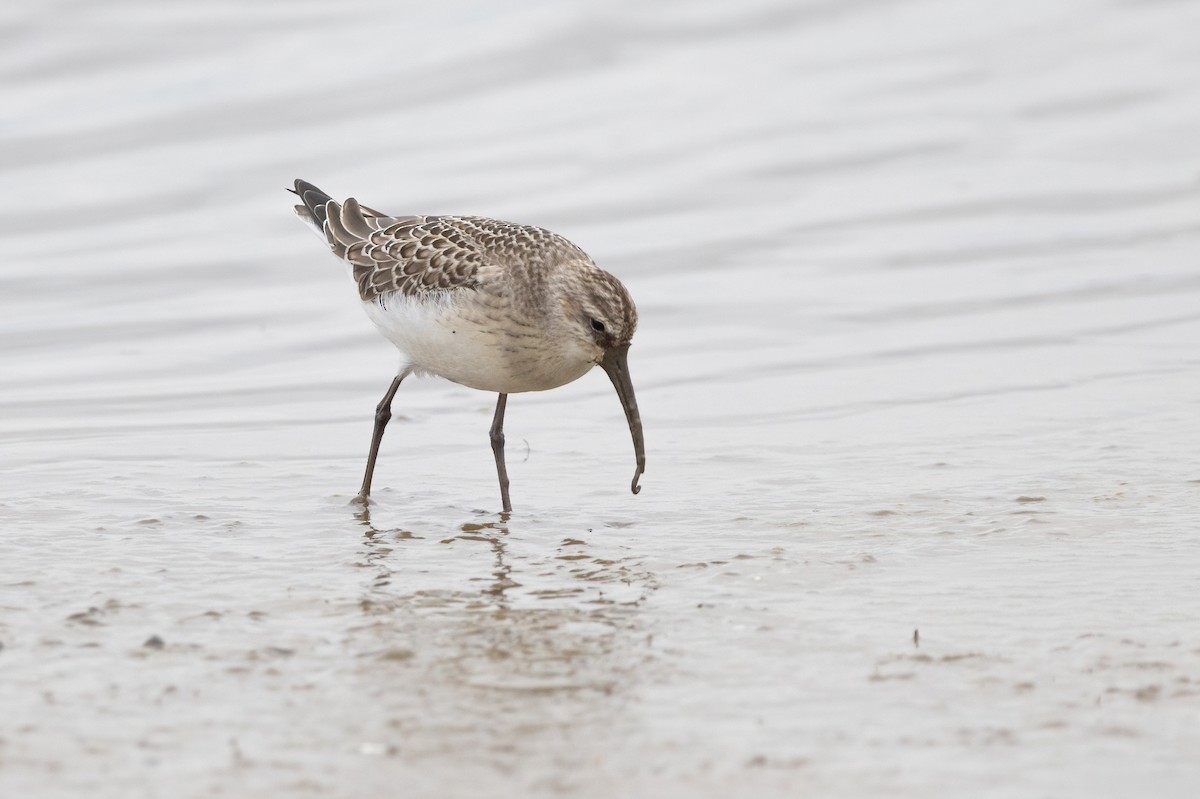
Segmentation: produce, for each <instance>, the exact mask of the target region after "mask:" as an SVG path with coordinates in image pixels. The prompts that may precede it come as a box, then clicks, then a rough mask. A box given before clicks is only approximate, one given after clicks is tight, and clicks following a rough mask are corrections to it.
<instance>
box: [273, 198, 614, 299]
mask: <svg viewBox="0 0 1200 799" xmlns="http://www.w3.org/2000/svg"><path fill="white" fill-rule="evenodd" d="M300 183H301V182H300V181H297V189H298V191H297V192H296V193H297V194H298V195H299V196H300V197H301V198H302V199H303V200H304V202H305V204H304V205H303V206H296V211H297V213H298V214H300V215H301V216H302V217H304V218H306V219H307V220H308V221H309V222H310V224H312V225H313V226H314V227H319V229H320V230H321V231H322V232H323V233H324V234H325V238H326V241H328V243H329V246H330V248H331V249H332V250H333V253H334V254H335V255H337V256H338V257H339V258H343V259H345V260H346V261H347V262H349V263H350V265H351V267H352V268H353V273H354V279H355V282H357V283H358V294H359V297H361V298H362V299H363V300H364V301H367V300H373V299H375V298H376V297H378V296H379V295H381V294H386V293H387V292H392V291H398V292H400V293H401V294H404V295H407V296H414V295H420V294H424V293H428V292H436V291H454V290H470V289H476V288H478V287H479V278H480V275H479V271H480V268H481V267H484V266H486V265H488V264H495V265H497V266H516V265H526V266H534V265H536V264H538V263H539V262H550V261H554V260H558V259H560V258H577V259H583V260H585V261H590V260H591V259H589V258H588V256H587V255H586V254H584V253H583V251H582V250H580V249H579V248H578V247H576V246H575V245H574V244H571V243H570V242H569V241H567V240H566V239H564V238H563V237H561V236H558V235H556V234H554V233H551V232H550V231H548V230H543V229H542V228H538V227H532V226H530V225H517V224H513V223H511V222H501V221H499V220H495V219H487V218H484V217H474V216H401V217H391V216H384V215H383V214H381V213H379V212H378V211H374V210H372V209H370V208H366V207H364V206H362V205H360V204H359V203H358V202H357V201H356V200H354V199H353V198H351V199H348V200H346V202H345V203H344V204H340V205H339V204H338V203H337V202H334V201H333V200H332V199H331V198H330V197H329V196H328V195H326V194H325V193H324V192H320V191H319V190H318V189H316V188H315V187H313V186H311V184H304V185H300ZM535 271H536V270H535ZM528 277H529V278H534V275H532V274H530V275H528Z"/></svg>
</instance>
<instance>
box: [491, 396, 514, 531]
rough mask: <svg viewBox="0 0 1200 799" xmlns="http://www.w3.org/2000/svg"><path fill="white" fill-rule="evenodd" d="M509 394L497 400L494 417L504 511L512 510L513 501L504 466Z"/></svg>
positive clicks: (493, 423) (495, 448)
mask: <svg viewBox="0 0 1200 799" xmlns="http://www.w3.org/2000/svg"><path fill="white" fill-rule="evenodd" d="M507 402H508V395H507V394H501V395H500V399H498V400H496V415H495V416H494V417H492V454H493V455H495V456H496V476H497V477H499V478H500V501H501V502H503V503H504V512H505V513H510V512H511V511H512V503H511V502H509V501H508V469H505V468H504V405H505V403H507Z"/></svg>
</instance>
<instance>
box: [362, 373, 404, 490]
mask: <svg viewBox="0 0 1200 799" xmlns="http://www.w3.org/2000/svg"><path fill="white" fill-rule="evenodd" d="M406 377H408V372H401V373H400V374H398V375H396V377H395V378H394V379H393V380H392V384H391V385H390V386H388V390H387V393H386V394H384V395H383V399H381V400H380V401H379V404H378V405H376V406H375V432H374V433H372V434H371V454H370V455H368V456H367V473H366V474H364V475H363V482H362V488H361V489H359V492H358V498H359V500H360V501H361V502H363V504H366V502H367V499H368V498H369V497H370V496H371V478H372V477H373V476H374V475H375V459H376V458H377V457H379V442H380V441H382V440H383V429H384V428H385V427H387V423H388V420H390V419H391V418H392V397H394V396H396V389H398V388H400V381H401V380H403V379H404V378H406Z"/></svg>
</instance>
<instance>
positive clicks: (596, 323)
mask: <svg viewBox="0 0 1200 799" xmlns="http://www.w3.org/2000/svg"><path fill="white" fill-rule="evenodd" d="M592 330H595V331H596V332H597V333H603V332H604V323H603V322H601V321H600V320H599V319H593V320H592Z"/></svg>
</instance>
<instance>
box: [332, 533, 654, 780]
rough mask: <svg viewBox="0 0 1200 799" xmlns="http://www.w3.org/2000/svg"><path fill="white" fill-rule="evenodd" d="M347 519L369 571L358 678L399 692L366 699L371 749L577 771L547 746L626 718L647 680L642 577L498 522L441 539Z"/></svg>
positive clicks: (577, 547)
mask: <svg viewBox="0 0 1200 799" xmlns="http://www.w3.org/2000/svg"><path fill="white" fill-rule="evenodd" d="M359 521H360V522H361V523H362V525H363V527H364V533H363V557H362V560H361V561H360V565H361V566H364V567H366V568H369V569H370V570H372V571H373V575H372V577H371V579H370V581H369V583H368V584H367V586H366V590H365V592H364V595H363V597H362V600H361V603H360V604H361V608H362V615H363V617H364V621H363V623H361V624H360V625H358V626H356V627H354V628H353V629H352V630H351V635H352V636H353V637H354V639H356V640H355V641H354V646H355V648H356V649H357V650H358V651H360V652H364V653H365V657H364V658H363V666H362V672H363V676H364V679H366V680H369V681H370V683H371V684H373V685H374V684H378V681H379V680H380V679H381V678H382V679H383V680H384V683H385V684H387V685H391V686H402V688H397V689H396V690H388V691H384V692H382V693H381V694H380V695H379V701H380V703H381V708H380V709H381V710H382V712H385V713H386V714H387V715H388V718H389V719H390V721H389V723H388V730H389V732H388V738H387V740H381V741H378V742H376V743H377V745H378V746H380V747H383V748H385V749H389V750H390V749H391V748H393V747H394V748H396V750H397V751H403V752H404V753H405V756H406V757H409V758H415V759H416V762H420V758H422V757H426V758H429V759H430V760H429V762H434V760H435V759H436V758H439V757H443V758H444V757H446V756H448V755H452V754H455V753H458V752H462V751H471V752H472V753H473V754H472V757H473V758H479V761H478V765H485V766H488V767H492V768H499V769H507V768H509V766H510V764H511V763H512V762H513V758H514V756H520V757H521V758H523V759H524V761H525V762H526V763H527V765H528V764H531V763H536V762H538V761H539V760H540V761H542V762H543V764H544V766H545V768H547V769H552V770H554V771H561V770H562V769H569V770H570V769H574V768H576V767H581V766H582V765H584V761H585V759H586V757H587V754H586V752H587V750H586V747H582V746H579V747H576V746H562V747H549V748H548V747H546V745H545V742H546V741H547V740H556V741H568V740H571V739H575V738H580V739H581V740H584V739H586V738H587V737H592V736H599V735H602V734H611V732H612V730H613V729H620V728H621V726H622V725H623V724H626V723H629V722H627V721H626V719H627V718H628V716H629V714H628V713H625V712H624V709H625V708H626V707H627V706H628V704H629V702H631V701H634V700H635V699H636V696H637V694H638V692H639V691H640V690H641V686H643V685H644V684H645V682H646V680H647V679H648V678H649V677H650V676H652V675H653V674H654V665H655V659H654V657H653V655H652V653H651V649H650V640H651V639H650V636H649V635H648V634H647V632H646V631H645V630H644V622H643V619H642V618H641V607H640V605H641V603H642V601H643V600H644V599H645V597H646V596H648V595H649V594H650V593H651V592H653V590H654V588H655V587H656V581H655V579H654V577H653V575H652V574H650V573H648V572H645V571H643V570H640V569H639V568H637V564H635V563H632V562H628V561H627V560H625V559H622V558H609V557H604V556H603V553H597V552H594V551H592V547H591V546H589V545H588V544H587V543H586V542H585V541H582V540H579V539H575V538H564V539H562V540H561V543H560V544H559V545H558V546H557V547H554V546H551V547H546V546H545V545H544V539H541V538H535V537H534V536H532V535H527V534H523V531H522V530H521V529H520V527H519V526H517V525H514V523H513V522H512V521H511V520H510V519H506V518H500V519H498V520H496V521H469V522H464V523H462V524H461V525H459V527H458V529H457V531H455V533H454V535H451V536H444V535H439V534H438V533H436V532H425V533H422V532H419V531H416V530H412V529H404V528H402V529H382V528H380V527H377V526H375V525H374V524H372V522H371V521H370V519H369V518H368V517H367V515H366V514H364V515H363V516H360V519H359ZM617 587H619V588H620V590H619V591H618V590H617ZM547 736H549V737H547Z"/></svg>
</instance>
